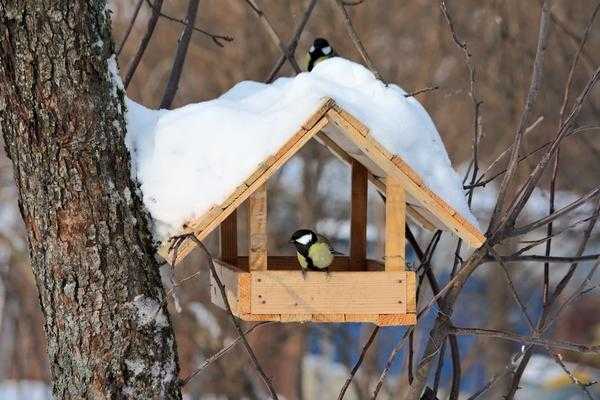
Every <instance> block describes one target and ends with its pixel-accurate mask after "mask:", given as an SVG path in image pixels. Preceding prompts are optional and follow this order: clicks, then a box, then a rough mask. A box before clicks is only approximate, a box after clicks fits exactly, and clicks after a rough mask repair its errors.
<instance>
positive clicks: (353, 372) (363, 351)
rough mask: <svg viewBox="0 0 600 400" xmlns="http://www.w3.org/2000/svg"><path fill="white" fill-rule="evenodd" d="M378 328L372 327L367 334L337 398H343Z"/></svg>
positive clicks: (339, 399)
mask: <svg viewBox="0 0 600 400" xmlns="http://www.w3.org/2000/svg"><path fill="white" fill-rule="evenodd" d="M379 329H380V328H379V326H376V327H375V328H373V331H372V332H371V335H370V336H369V339H368V340H367V343H365V345H364V346H363V349H362V351H361V352H360V356H359V357H358V360H356V363H355V364H354V367H352V371H350V375H349V376H348V378H346V382H344V386H342V390H341V391H340V394H339V395H338V400H342V399H343V398H344V395H345V394H346V390H348V387H349V386H350V383H351V382H352V379H353V378H354V375H356V372H357V371H358V369H359V368H360V366H361V364H362V363H363V360H364V359H365V355H366V354H367V351H369V347H371V345H372V344H373V341H374V340H375V337H377V334H378V333H379Z"/></svg>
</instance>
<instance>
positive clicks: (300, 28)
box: [266, 0, 318, 83]
mask: <svg viewBox="0 0 600 400" xmlns="http://www.w3.org/2000/svg"><path fill="white" fill-rule="evenodd" d="M317 1H318V0H310V3H308V7H307V8H306V11H305V12H304V14H303V15H302V19H301V20H300V23H299V24H298V26H297V27H296V29H295V31H294V34H293V35H292V40H291V41H290V43H289V45H288V46H287V49H288V53H289V54H294V52H295V51H296V48H297V47H298V41H299V40H300V35H302V32H304V28H305V27H306V24H307V22H308V19H309V18H310V16H311V15H312V12H313V10H314V8H315V6H316V5H317ZM286 58H287V54H285V53H283V54H281V55H280V56H279V59H278V60H277V62H276V63H275V65H274V66H273V69H272V70H271V72H270V73H269V76H268V77H267V79H266V82H267V83H271V82H273V79H275V75H277V73H278V72H279V70H280V69H281V67H283V64H284V63H285V60H286Z"/></svg>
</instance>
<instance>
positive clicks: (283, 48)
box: [245, 0, 300, 74]
mask: <svg viewBox="0 0 600 400" xmlns="http://www.w3.org/2000/svg"><path fill="white" fill-rule="evenodd" d="M245 1H246V3H247V4H248V5H249V6H250V8H251V9H252V11H254V13H255V14H256V16H257V17H258V19H259V20H260V22H261V23H262V24H263V26H264V27H265V29H266V30H267V33H268V34H269V36H270V37H271V39H272V40H273V43H275V45H276V46H277V47H279V50H281V53H283V55H285V57H286V58H287V59H288V61H289V63H290V64H291V65H292V67H293V68H294V71H296V73H297V74H299V73H300V67H299V66H298V63H297V62H296V59H295V58H294V54H293V52H290V50H289V49H288V48H287V47H286V46H285V44H283V42H282V41H281V38H280V37H279V35H278V34H277V32H275V29H273V25H271V22H270V21H269V19H268V18H267V16H266V15H265V13H264V12H263V11H262V10H261V9H260V8H258V6H257V5H256V3H255V2H254V0H245Z"/></svg>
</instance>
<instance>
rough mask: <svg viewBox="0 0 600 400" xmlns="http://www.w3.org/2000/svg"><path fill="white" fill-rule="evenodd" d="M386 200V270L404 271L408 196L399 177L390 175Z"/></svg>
mask: <svg viewBox="0 0 600 400" xmlns="http://www.w3.org/2000/svg"><path fill="white" fill-rule="evenodd" d="M386 182H387V192H386V193H387V197H386V202H385V270H386V271H388V272H391V271H404V269H405V267H406V262H405V254H404V251H405V246H406V232H405V226H406V218H405V211H406V196H405V195H404V188H403V187H402V184H401V183H400V181H399V180H398V179H396V178H395V177H393V176H390V177H388V178H387V180H386Z"/></svg>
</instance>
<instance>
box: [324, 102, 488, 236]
mask: <svg viewBox="0 0 600 400" xmlns="http://www.w3.org/2000/svg"><path fill="white" fill-rule="evenodd" d="M327 116H328V118H329V119H331V120H332V121H333V122H334V123H336V124H337V125H339V126H340V127H341V128H342V129H344V131H345V132H346V134H347V136H348V137H349V138H351V139H352V140H353V141H354V143H355V144H356V145H357V146H358V147H359V148H360V149H361V150H362V151H363V152H365V153H366V154H369V156H370V157H371V159H372V160H373V161H374V162H376V163H377V164H378V165H379V166H380V168H382V169H383V170H385V172H386V174H387V176H388V177H389V176H395V177H396V178H398V179H399V180H400V182H401V183H402V185H403V186H404V187H405V189H406V190H407V191H408V193H409V194H410V195H411V196H412V197H413V198H415V199H416V200H417V201H418V202H419V203H421V204H422V205H423V207H425V208H427V209H428V210H429V211H430V212H431V213H432V214H433V215H435V216H436V218H439V220H440V221H442V223H443V224H444V226H446V227H447V228H448V229H449V230H452V231H454V232H455V233H456V234H457V235H458V236H459V237H461V238H463V239H464V240H465V241H466V242H467V243H469V244H470V245H471V246H472V247H480V246H481V245H482V244H483V243H484V242H485V237H484V236H483V234H482V233H481V232H479V230H478V229H477V228H475V227H473V226H472V225H471V224H469V223H468V222H467V223H466V224H464V223H463V221H460V220H459V219H457V218H455V212H454V213H453V212H451V211H450V210H452V208H451V207H450V206H449V205H448V204H447V203H446V202H445V201H444V200H443V199H440V198H439V197H438V196H432V195H431V194H432V192H431V191H430V190H429V189H427V188H425V187H421V186H419V185H418V184H417V183H416V182H414V181H413V180H412V179H411V178H410V177H409V176H408V175H407V173H406V172H405V171H403V170H402V169H400V168H399V167H398V166H397V165H396V164H395V163H394V162H392V160H391V159H389V158H388V157H386V154H382V153H381V152H380V151H379V150H378V149H377V148H375V147H373V145H372V140H374V139H367V138H366V137H365V136H364V135H363V134H362V133H361V132H360V131H358V130H357V129H356V128H354V127H353V126H352V124H351V123H350V122H349V121H347V120H346V119H345V118H344V117H343V116H342V115H340V113H338V112H337V111H336V110H335V109H330V110H329V111H328V112H327Z"/></svg>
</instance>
